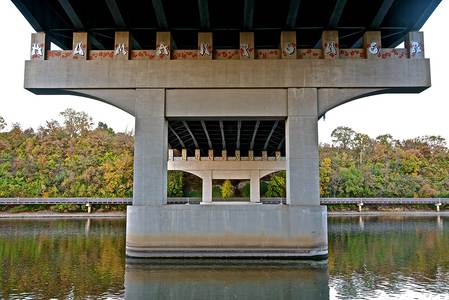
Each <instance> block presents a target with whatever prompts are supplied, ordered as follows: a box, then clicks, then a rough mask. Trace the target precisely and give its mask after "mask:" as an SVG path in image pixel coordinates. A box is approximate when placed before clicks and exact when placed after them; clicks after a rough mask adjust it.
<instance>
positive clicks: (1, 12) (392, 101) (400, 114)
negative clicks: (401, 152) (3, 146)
mask: <svg viewBox="0 0 449 300" xmlns="http://www.w3.org/2000/svg"><path fill="white" fill-rule="evenodd" d="M448 28H449V1H442V3H441V4H440V5H439V6H438V8H437V9H436V11H435V12H434V14H433V15H432V16H431V17H430V19H429V20H428V21H427V23H426V24H425V25H424V27H423V28H422V31H424V42H425V53H426V57H428V58H430V59H431V74H432V87H431V88H429V89H427V90H426V91H424V92H422V93H421V94H392V95H388V94H387V95H377V96H372V97H367V98H362V99H359V100H356V101H352V102H349V103H347V104H344V105H342V106H339V107H337V108H335V109H333V110H331V111H329V112H328V113H326V119H325V120H323V119H321V120H320V121H319V127H318V128H319V140H320V142H322V143H326V142H327V143H330V142H331V133H332V131H333V130H334V129H335V128H336V127H338V126H347V127H350V128H352V129H354V130H355V131H357V132H361V133H366V134H368V135H369V136H371V137H373V138H374V137H376V136H378V135H381V134H385V133H389V134H391V135H393V137H394V138H398V139H406V138H414V137H418V136H424V135H440V136H442V137H444V138H445V139H446V140H447V141H448V143H449V115H448V114H449V96H448V89H447V87H448V85H449V60H448V50H449V38H446V37H445V32H446V30H447V29H448ZM32 32H34V30H33V28H32V27H31V26H30V25H29V24H28V22H27V21H26V20H25V18H24V17H23V16H22V15H21V14H20V12H19V11H18V10H17V9H16V7H15V6H14V5H13V4H12V2H11V1H9V0H1V1H0V36H1V37H2V43H3V44H2V45H1V46H0V89H1V91H2V93H1V95H0V116H2V117H3V118H4V119H5V120H6V122H7V123H8V124H9V125H11V124H12V123H14V122H18V123H20V124H21V125H22V127H23V128H28V127H33V128H35V129H36V128H38V127H39V126H40V125H45V122H46V121H47V120H51V119H56V120H60V117H59V113H60V112H61V111H64V110H65V109H67V108H73V109H75V110H78V111H84V112H87V113H88V114H89V115H90V116H92V117H93V120H94V122H95V123H98V122H99V121H101V122H105V123H107V124H108V125H109V126H110V127H112V128H113V129H114V130H116V131H125V130H126V131H130V130H133V128H134V117H132V116H131V115H129V114H128V113H125V112H123V111H121V110H120V109H118V108H115V107H112V106H110V105H108V104H104V103H102V102H99V101H95V100H92V99H86V98H81V97H76V96H36V95H34V94H32V93H30V92H28V91H26V90H25V89H23V75H24V74H23V73H24V61H25V60H27V59H29V55H30V50H29V49H30V39H31V33H32Z"/></svg>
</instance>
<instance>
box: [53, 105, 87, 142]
mask: <svg viewBox="0 0 449 300" xmlns="http://www.w3.org/2000/svg"><path fill="white" fill-rule="evenodd" d="M60 115H61V116H62V117H64V126H65V128H66V130H67V131H68V133H69V134H70V136H71V137H76V136H79V135H84V134H86V133H87V132H88V131H89V130H91V129H92V125H93V123H92V118H91V117H90V116H89V115H88V114H86V113H85V112H77V111H75V110H73V109H71V108H68V109H66V110H65V111H63V112H61V113H60Z"/></svg>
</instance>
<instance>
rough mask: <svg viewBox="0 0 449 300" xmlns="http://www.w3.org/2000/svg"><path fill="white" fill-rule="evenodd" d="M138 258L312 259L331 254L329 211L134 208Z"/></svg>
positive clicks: (131, 220) (131, 243) (129, 245)
mask: <svg viewBox="0 0 449 300" xmlns="http://www.w3.org/2000/svg"><path fill="white" fill-rule="evenodd" d="M127 220H128V221H127V241H126V253H127V255H128V256H132V257H251V256H261V257H271V256H274V257H283V256H285V257H312V256H326V255H327V220H326V207H323V206H318V205H313V206H290V205H251V204H249V205H164V206H135V205H133V206H129V207H128V213H127Z"/></svg>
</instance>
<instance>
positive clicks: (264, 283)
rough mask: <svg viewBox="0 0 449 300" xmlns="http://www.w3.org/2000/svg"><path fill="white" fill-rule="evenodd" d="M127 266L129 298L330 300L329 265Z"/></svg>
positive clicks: (152, 263) (133, 263)
mask: <svg viewBox="0 0 449 300" xmlns="http://www.w3.org/2000/svg"><path fill="white" fill-rule="evenodd" d="M126 262H127V265H126V269H125V298H126V299H185V300H189V299H192V300H193V299H195V300H196V299H329V275H328V270H327V262H326V261H323V262H304V263H301V264H299V263H297V262H295V261H291V260H285V261H267V263H263V262H261V261H260V260H255V261H251V260H245V261H244V263H242V261H239V262H236V261H232V260H223V261H220V260H213V261H212V260H201V261H186V260H173V262H172V263H170V261H168V262H167V261H166V260H164V261H163V262H162V261H157V260H150V261H149V262H148V261H145V262H143V263H142V261H140V262H141V263H142V264H139V263H138V262H139V261H135V260H132V259H131V260H130V259H127V261H126Z"/></svg>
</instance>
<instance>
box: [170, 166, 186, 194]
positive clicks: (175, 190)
mask: <svg viewBox="0 0 449 300" xmlns="http://www.w3.org/2000/svg"><path fill="white" fill-rule="evenodd" d="M167 187H168V191H167V192H168V193H167V194H168V197H182V196H183V188H184V173H183V172H181V171H169V172H168V184H167Z"/></svg>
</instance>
